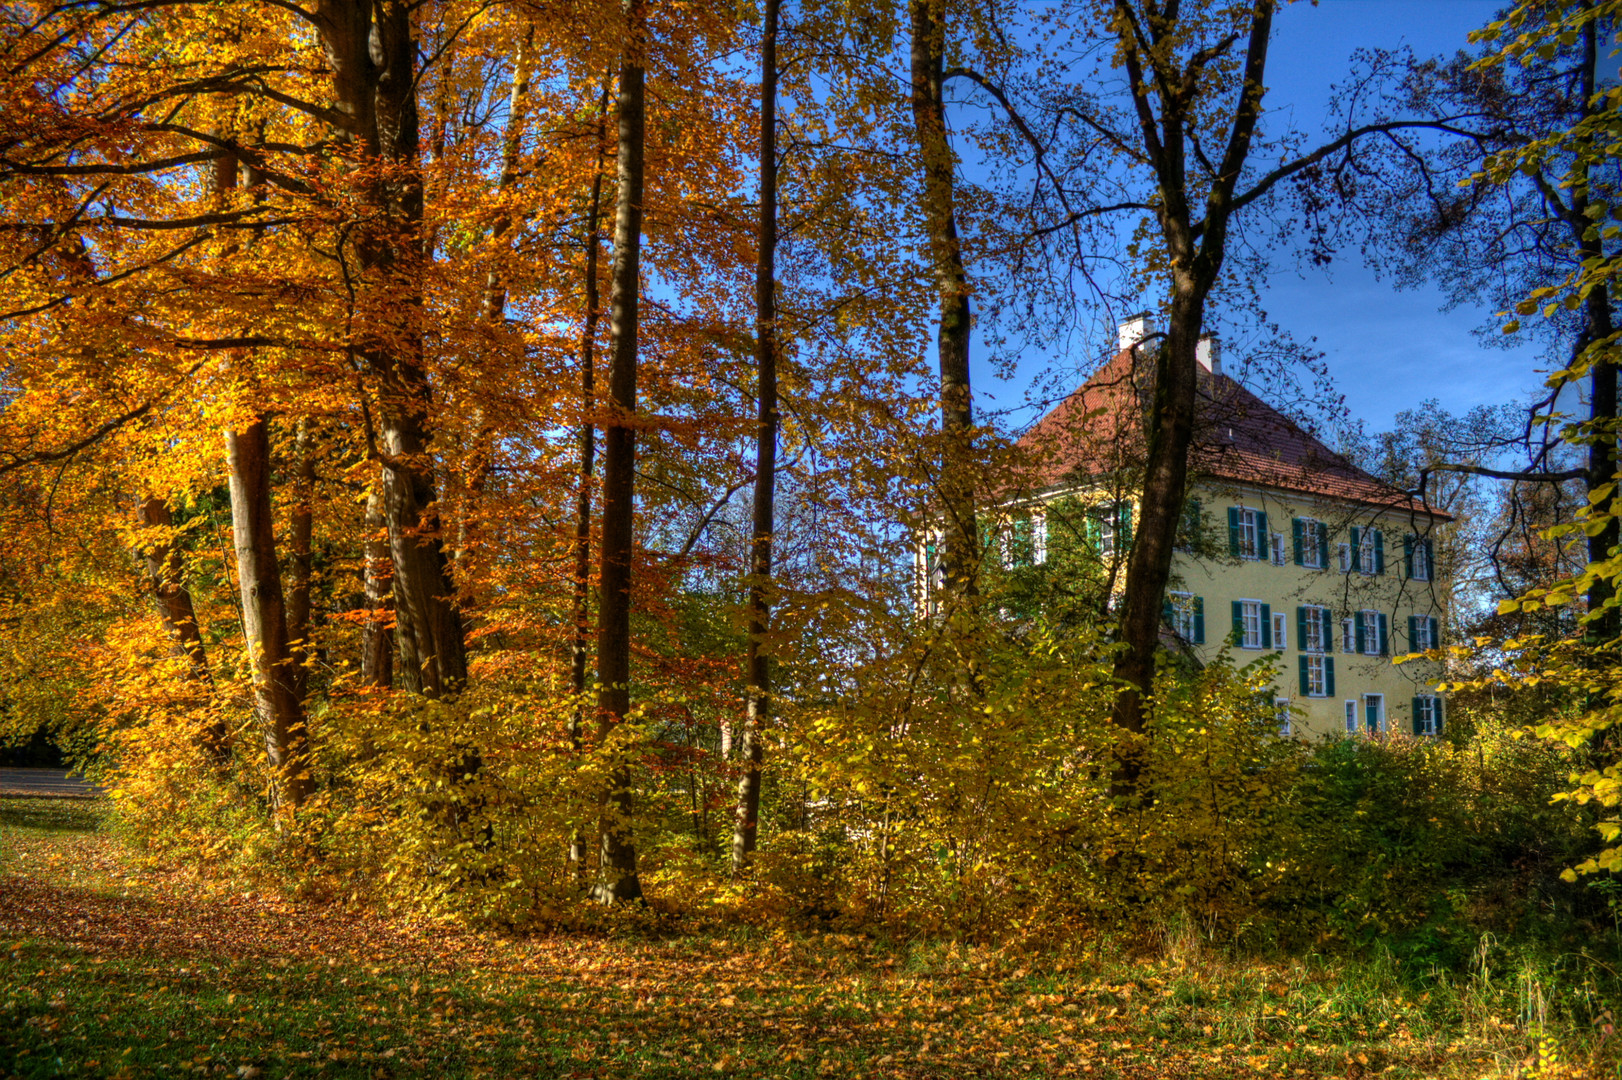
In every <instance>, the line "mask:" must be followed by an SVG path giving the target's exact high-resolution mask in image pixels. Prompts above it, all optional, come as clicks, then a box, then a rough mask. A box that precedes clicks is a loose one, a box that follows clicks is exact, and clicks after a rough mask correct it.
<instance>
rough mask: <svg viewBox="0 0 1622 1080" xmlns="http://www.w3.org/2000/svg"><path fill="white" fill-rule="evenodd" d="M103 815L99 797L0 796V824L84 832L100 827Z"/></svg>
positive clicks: (105, 810) (42, 829) (11, 827)
mask: <svg viewBox="0 0 1622 1080" xmlns="http://www.w3.org/2000/svg"><path fill="white" fill-rule="evenodd" d="M106 816H107V803H106V801H105V800H102V799H50V798H27V797H23V798H19V797H17V796H4V797H0V828H9V829H35V830H38V831H40V832H56V833H74V832H77V833H88V832H95V831H96V830H97V829H99V828H101V823H102V821H103V820H104V819H105V818H106Z"/></svg>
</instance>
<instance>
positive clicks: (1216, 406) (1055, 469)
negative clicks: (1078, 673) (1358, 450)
mask: <svg viewBox="0 0 1622 1080" xmlns="http://www.w3.org/2000/svg"><path fill="white" fill-rule="evenodd" d="M1145 352H1147V350H1145ZM1153 373H1154V366H1153V363H1152V361H1150V360H1149V359H1148V357H1147V356H1143V357H1140V358H1139V359H1138V360H1137V362H1136V363H1134V361H1133V356H1132V353H1131V352H1130V351H1123V352H1121V353H1120V354H1119V355H1117V356H1116V357H1115V358H1114V359H1113V360H1111V361H1110V362H1109V363H1107V364H1105V365H1104V366H1103V367H1101V368H1099V369H1098V371H1097V372H1096V373H1094V375H1093V376H1092V378H1090V379H1088V380H1087V381H1086V382H1085V383H1084V384H1082V386H1081V387H1080V388H1079V389H1077V390H1076V391H1075V392H1073V393H1072V394H1071V395H1070V396H1069V397H1067V398H1065V400H1064V401H1062V402H1060V403H1059V404H1058V405H1057V406H1056V407H1055V408H1054V409H1053V410H1052V411H1051V412H1049V413H1048V414H1047V415H1046V416H1044V417H1043V418H1042V419H1041V420H1039V421H1037V423H1036V425H1035V426H1034V427H1032V428H1031V429H1030V430H1029V431H1027V432H1026V433H1025V435H1024V436H1023V437H1022V438H1021V439H1020V440H1019V446H1020V447H1021V448H1022V449H1024V450H1025V451H1026V452H1027V453H1028V454H1029V455H1030V459H1031V461H1032V464H1033V467H1034V470H1035V477H1034V480H1035V484H1036V486H1037V487H1038V488H1039V489H1041V488H1053V487H1058V486H1061V485H1064V484H1067V483H1074V482H1076V481H1078V480H1082V479H1086V478H1089V477H1096V476H1099V475H1101V474H1106V473H1109V472H1113V471H1115V470H1118V469H1122V468H1131V467H1133V466H1134V465H1139V464H1141V463H1142V458H1143V452H1144V439H1143V415H1144V411H1145V409H1146V408H1147V406H1148V404H1149V402H1150V400H1151V399H1152V379H1153ZM1197 392H1198V394H1199V406H1198V415H1197V418H1196V421H1195V429H1194V446H1193V450H1192V452H1191V454H1190V457H1189V470H1190V479H1191V480H1197V479H1207V480H1209V479H1218V480H1227V481H1230V482H1234V483H1242V484H1251V485H1254V486H1257V487H1264V488H1276V489H1278V490H1281V491H1290V492H1299V493H1302V494H1307V495H1315V496H1319V497H1321V498H1325V499H1336V500H1343V501H1347V502H1354V503H1359V504H1362V505H1365V506H1371V507H1381V508H1388V509H1400V510H1403V511H1413V512H1417V513H1421V514H1428V515H1430V516H1431V517H1434V518H1436V519H1438V520H1443V521H1450V520H1452V518H1451V516H1450V515H1448V514H1445V513H1443V512H1442V511H1440V510H1436V509H1433V508H1429V507H1426V506H1425V505H1424V504H1422V503H1421V502H1420V501H1419V500H1417V499H1414V498H1412V497H1410V496H1409V495H1407V494H1406V493H1405V492H1403V491H1400V490H1399V489H1397V488H1395V487H1392V486H1391V485H1390V484H1387V483H1385V482H1384V481H1381V480H1378V479H1376V478H1374V477H1372V476H1370V475H1369V474H1368V473H1366V472H1364V471H1363V470H1361V469H1359V468H1357V467H1356V466H1355V465H1353V464H1352V463H1351V462H1349V461H1347V460H1346V459H1345V458H1344V457H1342V456H1341V455H1339V454H1337V453H1335V452H1334V451H1333V450H1330V449H1329V448H1328V447H1326V446H1324V444H1323V443H1321V442H1319V441H1318V440H1317V439H1315V438H1313V437H1312V436H1311V435H1310V434H1308V433H1307V432H1306V431H1304V430H1302V428H1301V426H1300V425H1299V424H1296V423H1295V422H1294V421H1292V420H1290V419H1289V418H1287V417H1285V416H1284V415H1283V414H1281V413H1280V412H1279V411H1278V410H1277V409H1274V408H1273V407H1272V406H1271V405H1268V404H1267V403H1266V402H1264V401H1262V400H1261V399H1260V398H1258V397H1257V396H1256V395H1255V394H1252V393H1251V392H1250V391H1249V390H1246V389H1245V388H1244V387H1243V386H1241V385H1239V384H1238V383H1237V382H1235V381H1234V380H1232V379H1230V378H1228V377H1227V376H1226V375H1212V374H1211V373H1209V372H1207V371H1205V370H1203V369H1202V370H1201V371H1200V372H1199V382H1198V391H1197Z"/></svg>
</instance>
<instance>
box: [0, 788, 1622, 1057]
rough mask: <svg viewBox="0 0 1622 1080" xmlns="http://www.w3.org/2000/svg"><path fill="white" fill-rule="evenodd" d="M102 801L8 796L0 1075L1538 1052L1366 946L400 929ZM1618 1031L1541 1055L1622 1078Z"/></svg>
mask: <svg viewBox="0 0 1622 1080" xmlns="http://www.w3.org/2000/svg"><path fill="white" fill-rule="evenodd" d="M100 813H101V810H100V808H99V807H97V806H95V805H84V804H78V805H75V804H69V803H54V802H49V801H44V800H28V801H26V802H24V801H20V800H18V801H13V800H3V801H0V844H3V852H0V858H3V860H4V861H3V863H0V1076H12V1075H15V1076H20V1077H50V1076H234V1077H241V1078H245V1080H251V1078H254V1077H265V1078H269V1077H284V1076H334V1077H336V1076H344V1077H379V1078H381V1077H404V1076H433V1077H438V1076H486V1075H488V1076H536V1077H572V1078H587V1077H601V1078H609V1077H661V1078H679V1077H698V1076H737V1077H763V1078H764V1077H783V1078H813V1077H830V1076H862V1077H895V1078H909V1080H910V1078H929V1077H940V1078H948V1077H950V1078H960V1077H1061V1076H1077V1077H1090V1078H1100V1080H1103V1078H1111V1077H1122V1078H1128V1077H1130V1078H1140V1077H1141V1078H1150V1077H1259V1076H1267V1077H1290V1076H1301V1077H1337V1078H1349V1080H1364V1078H1372V1077H1375V1076H1383V1077H1455V1076H1457V1077H1479V1076H1510V1075H1516V1074H1520V1075H1525V1072H1524V1071H1523V1070H1524V1069H1525V1066H1524V1065H1523V1064H1522V1063H1523V1062H1524V1061H1525V1059H1526V1057H1527V1054H1528V1053H1529V1051H1530V1050H1531V1049H1533V1048H1534V1046H1535V1042H1534V1040H1532V1039H1530V1038H1529V1037H1528V1036H1527V1035H1526V1034H1525V1033H1524V1032H1523V1031H1521V1030H1520V1029H1519V1027H1518V1024H1517V1017H1516V1014H1515V1008H1516V1003H1515V1001H1514V995H1513V994H1508V993H1507V992H1506V993H1504V994H1500V995H1498V998H1499V999H1501V1000H1496V1003H1495V999H1494V998H1493V996H1492V995H1491V994H1485V993H1481V992H1470V991H1468V990H1467V989H1461V988H1459V987H1457V986H1455V985H1454V984H1451V983H1446V982H1439V983H1438V984H1437V985H1436V986H1435V987H1432V988H1429V989H1425V990H1419V991H1415V990H1413V989H1411V988H1407V989H1405V988H1403V987H1402V986H1400V985H1397V984H1396V983H1395V982H1394V980H1393V979H1392V978H1391V977H1390V976H1389V974H1384V975H1382V974H1381V973H1380V972H1379V971H1375V970H1371V969H1368V968H1366V967H1365V968H1352V969H1349V968H1337V967H1332V966H1328V965H1323V964H1314V965H1307V964H1301V963H1284V964H1261V963H1245V964H1237V963H1232V962H1227V961H1223V960H1221V959H1218V958H1213V957H1211V956H1209V955H1200V954H1196V955H1192V956H1182V957H1169V958H1168V957H1160V958H1150V959H1133V958H1130V957H1127V956H1125V955H1122V954H1120V952H1119V951H1118V950H1113V949H1110V948H1107V947H1103V946H1087V945H1078V946H1077V947H1076V948H1075V949H1073V950H1071V951H1069V952H1068V953H1067V954H1066V955H1063V956H1047V957H1032V956H1015V955H1010V954H1004V953H998V952H993V951H988V950H979V949H971V948H968V947H964V946H956V945H952V944H949V943H948V944H941V943H932V944H918V943H911V944H906V943H903V944H896V945H883V944H879V943H875V942H872V941H870V940H868V939H866V938H863V937H859V936H853V935H814V934H808V935H791V934H781V933H780V934H773V933H770V932H768V931H763V930H750V931H747V932H740V933H738V934H736V935H734V936H731V937H728V936H725V935H720V934H717V933H714V932H705V933H693V934H690V935H687V936H680V937H671V938H667V939H659V938H657V937H654V936H649V935H642V936H634V935H627V936H625V937H623V938H604V937H597V938H582V937H566V938H565V937H560V938H548V939H528V940H516V941H515V940H505V939H501V938H495V937H481V936H476V935H469V934H463V933H458V932H452V931H447V930H444V929H443V928H438V927H407V926H400V925H394V924H391V923H389V922H386V921H383V920H381V919H378V918H375V917H371V916H367V915H364V914H361V913H357V912H354V911H348V910H345V909H343V908H339V907H313V906H308V905H300V904H297V903H292V902H288V901H286V900H284V899H281V898H278V897H274V896H262V895H255V894H246V895H244V894H235V895H230V894H223V893H221V892H219V891H209V890H207V889H204V888H201V887H199V886H198V885H197V883H195V882H193V881H190V880H188V879H186V878H185V877H183V876H180V875H163V874H153V873H150V872H148V871H145V870H143V869H141V868H140V867H139V864H138V863H137V862H136V861H135V860H133V859H132V858H131V857H130V855H129V853H128V852H126V851H125V850H123V849H122V848H121V847H120V846H119V844H118V843H117V841H116V840H115V839H113V838H112V837H110V836H108V835H106V834H105V833H103V832H101V831H100V830H99V824H100V817H99V815H100ZM1606 1050H1607V1048H1606V1047H1603V1046H1602V1047H1601V1048H1600V1052H1599V1053H1598V1054H1594V1053H1592V1052H1591V1050H1590V1049H1589V1048H1586V1047H1585V1048H1582V1050H1581V1055H1580V1056H1581V1060H1580V1061H1578V1060H1575V1059H1573V1060H1571V1061H1570V1062H1569V1063H1567V1064H1565V1065H1563V1066H1556V1067H1555V1068H1553V1069H1551V1068H1549V1063H1548V1062H1543V1063H1541V1064H1538V1065H1537V1071H1538V1072H1539V1074H1540V1075H1546V1076H1567V1077H1586V1076H1593V1075H1600V1074H1603V1075H1619V1074H1618V1073H1617V1071H1616V1066H1615V1063H1614V1059H1613V1058H1611V1057H1610V1056H1609V1055H1608V1054H1607V1053H1606ZM1576 1054H1577V1050H1576V1049H1570V1050H1568V1052H1567V1057H1568V1058H1572V1057H1573V1055H1576Z"/></svg>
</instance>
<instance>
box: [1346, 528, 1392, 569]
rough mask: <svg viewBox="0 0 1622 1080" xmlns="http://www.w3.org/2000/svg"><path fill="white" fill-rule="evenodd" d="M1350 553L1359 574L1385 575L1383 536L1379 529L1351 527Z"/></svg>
mask: <svg viewBox="0 0 1622 1080" xmlns="http://www.w3.org/2000/svg"><path fill="white" fill-rule="evenodd" d="M1351 547H1352V551H1353V553H1354V558H1355V560H1356V569H1357V571H1358V573H1361V574H1383V573H1385V534H1384V533H1382V532H1381V531H1380V530H1379V529H1369V528H1362V529H1360V528H1358V527H1357V526H1356V525H1353V526H1352V544H1351Z"/></svg>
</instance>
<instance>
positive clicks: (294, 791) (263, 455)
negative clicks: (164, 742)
mask: <svg viewBox="0 0 1622 1080" xmlns="http://www.w3.org/2000/svg"><path fill="white" fill-rule="evenodd" d="M225 443H226V450H227V458H228V461H229V482H230V489H231V533H232V538H233V543H234V545H235V547H236V562H237V579H238V584H239V586H240V589H241V593H242V623H243V631H244V634H245V637H246V641H245V646H246V648H247V650H248V657H249V662H250V666H251V668H252V671H253V697H254V711H255V712H256V713H257V714H258V719H259V726H260V730H261V731H262V732H263V734H264V738H265V754H266V756H267V757H268V758H269V761H270V768H271V772H272V774H273V775H274V776H275V777H276V778H277V784H278V795H279V797H280V799H281V800H282V801H283V802H285V804H286V805H288V806H291V807H297V806H299V805H300V804H302V803H303V802H304V800H305V798H306V796H308V795H309V793H310V777H309V762H308V760H307V756H308V755H307V754H306V752H305V751H306V741H305V739H306V733H305V723H304V705H303V702H302V701H300V699H299V694H298V686H297V682H298V679H297V673H296V669H297V663H296V661H295V660H294V658H293V651H292V648H291V647H290V644H289V640H288V636H287V610H286V605H285V603H284V601H283V598H282V575H281V568H280V567H279V566H278V565H277V560H276V534H275V524H274V521H273V520H272V518H271V508H270V436H269V424H268V423H267V421H266V420H265V418H264V417H262V416H258V417H255V418H254V419H253V420H252V421H251V422H250V423H248V424H247V425H246V426H245V427H243V428H242V429H241V430H239V431H231V432H227V433H226V436H225Z"/></svg>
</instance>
